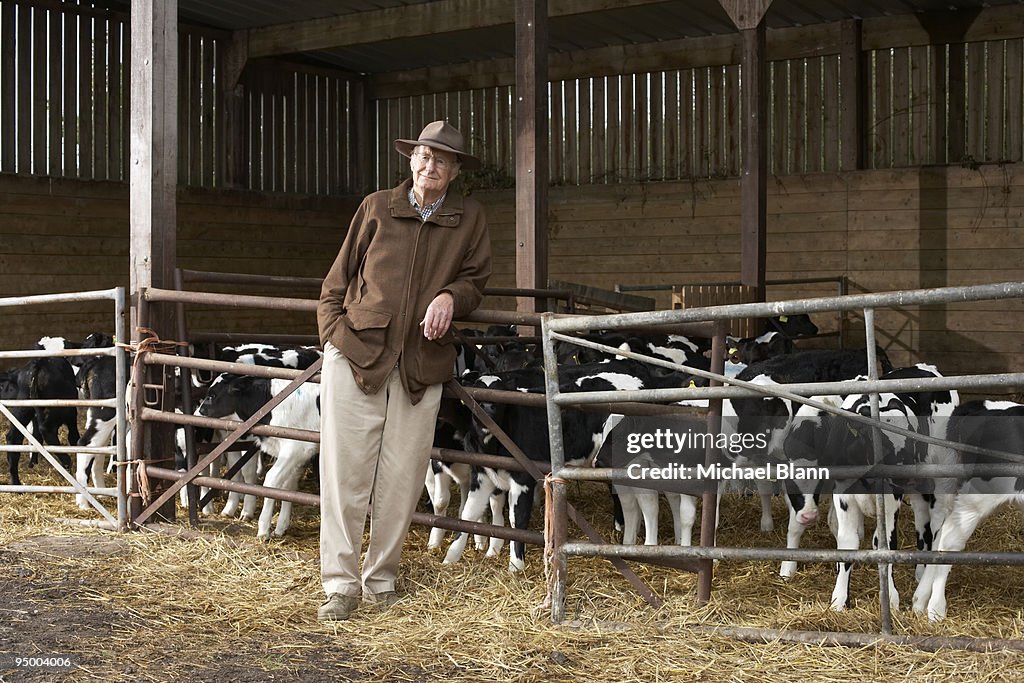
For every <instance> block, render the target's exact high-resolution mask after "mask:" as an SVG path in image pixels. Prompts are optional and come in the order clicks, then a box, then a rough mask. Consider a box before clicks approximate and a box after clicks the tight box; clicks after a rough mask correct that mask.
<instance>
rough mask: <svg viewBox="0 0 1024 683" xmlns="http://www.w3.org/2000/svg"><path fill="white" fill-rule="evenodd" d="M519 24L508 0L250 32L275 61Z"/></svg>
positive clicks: (616, 3) (454, 2) (576, 10)
mask: <svg viewBox="0 0 1024 683" xmlns="http://www.w3.org/2000/svg"><path fill="white" fill-rule="evenodd" d="M660 2H664V0H555V1H554V2H552V3H551V14H550V16H553V17H563V16H569V15H573V14H588V13H591V12H600V11H602V10H610V9H622V8H624V7H633V6H639V5H650V4H657V3H660ZM514 20H515V16H514V12H513V4H512V3H510V2H508V0H435V2H425V3H422V4H417V5H404V6H401V7H390V8H387V9H382V10H375V11H370V12H359V13H358V14H343V15H339V16H332V17H324V18H322V19H311V20H308V21H299V22H294V23H290V24H276V25H274V26H265V27H261V28H254V29H250V30H249V55H250V57H253V58H255V57H269V56H273V55H283V54H290V53H293V52H308V51H311V50H328V49H333V48H339V47H345V46H349V45H364V44H366V43H374V42H379V41H386V40H393V39H395V38H413V37H416V36H431V35H436V34H438V33H450V32H452V31H472V30H474V29H480V28H487V27H492V26H500V25H502V24H511V23H513V22H514Z"/></svg>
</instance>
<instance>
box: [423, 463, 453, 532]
mask: <svg viewBox="0 0 1024 683" xmlns="http://www.w3.org/2000/svg"><path fill="white" fill-rule="evenodd" d="M434 467H435V464H434V463H431V465H430V467H429V468H427V476H426V479H425V480H424V482H423V485H424V486H425V487H426V489H427V497H428V498H429V499H430V507H431V508H433V510H434V514H435V515H437V516H439V517H443V516H445V515H446V514H447V512H448V503H449V501H450V500H451V481H452V480H451V477H449V476H448V475H447V474H446V473H445V471H444V470H443V469H440V467H438V471H437V472H435V471H434ZM444 534H445V530H444V529H441V528H440V527H434V528H432V529H431V530H430V538H429V539H427V549H428V550H433V549H434V548H440V547H441V541H442V540H444Z"/></svg>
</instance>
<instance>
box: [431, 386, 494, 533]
mask: <svg viewBox="0 0 1024 683" xmlns="http://www.w3.org/2000/svg"><path fill="white" fill-rule="evenodd" d="M471 429H472V415H471V414H470V412H469V409H468V408H466V406H464V405H462V403H461V402H459V401H455V400H453V399H448V398H442V399H441V407H440V409H439V411H438V416H437V425H436V427H435V429H434V447H435V448H447V449H451V450H459V451H461V450H465V449H466V446H465V439H466V434H467V433H468V432H469V430H471ZM471 474H472V467H471V466H470V465H469V464H467V463H461V462H460V463H455V462H445V461H443V460H436V459H432V460H431V461H430V467H429V468H428V469H427V474H426V480H425V481H424V486H425V487H426V489H427V497H428V498H430V504H431V507H433V510H434V514H435V515H440V516H444V515H445V514H447V512H448V505H449V503H450V502H451V494H452V488H451V487H452V483H453V482H454V483H456V484H458V486H459V494H460V496H461V499H462V500H461V502H460V503H459V510H458V512H459V515H460V517H461V515H462V511H463V510H464V509H465V507H466V501H467V500H468V498H469V481H470V476H471ZM444 535H445V530H444V529H442V528H440V527H434V528H433V529H431V530H430V538H429V539H428V541H427V549H428V550H433V549H434V548H440V547H441V542H442V541H443V540H444ZM481 543H482V540H480V539H478V547H479V544H481Z"/></svg>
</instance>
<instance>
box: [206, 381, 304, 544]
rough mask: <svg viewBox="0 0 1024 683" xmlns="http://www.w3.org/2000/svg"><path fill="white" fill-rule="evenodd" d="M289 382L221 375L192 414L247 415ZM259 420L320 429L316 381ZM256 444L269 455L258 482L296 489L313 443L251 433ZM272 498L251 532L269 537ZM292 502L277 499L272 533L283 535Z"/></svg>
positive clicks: (276, 425)
mask: <svg viewBox="0 0 1024 683" xmlns="http://www.w3.org/2000/svg"><path fill="white" fill-rule="evenodd" d="M289 383H290V382H289V381H288V380H283V379H263V378H259V377H249V376H241V375H228V374H223V375H220V376H219V377H217V379H215V380H214V382H213V384H211V385H210V392H209V393H208V394H207V396H206V398H205V399H204V400H203V402H202V403H201V404H200V405H199V407H198V408H197V409H196V414H197V415H202V416H205V417H217V418H226V419H238V420H240V421H245V420H248V419H249V418H250V417H252V416H253V414H254V413H255V412H256V411H257V410H259V409H260V408H261V407H262V406H263V405H264V404H265V403H267V402H268V401H269V400H270V399H271V398H272V397H274V396H276V395H277V394H279V393H280V392H281V390H282V389H283V388H284V387H286V386H287V385H288V384H289ZM260 424H263V425H270V426H273V427H291V428H294V429H306V430H310V431H318V430H319V429H320V385H319V384H312V383H308V384H304V385H302V386H301V387H299V388H298V389H296V390H295V391H294V392H293V393H292V394H291V395H289V396H288V397H287V398H285V399H284V401H282V403H281V404H280V405H278V406H277V407H276V408H274V409H273V410H272V411H271V412H270V413H269V414H267V415H266V416H264V418H263V419H262V420H260ZM252 439H253V440H254V441H256V442H257V443H258V444H259V446H260V449H261V450H262V451H263V452H264V453H266V454H268V455H270V456H271V457H272V458H274V464H273V465H272V466H271V467H270V469H269V470H268V471H267V476H266V478H265V480H264V482H263V485H264V486H267V487H269V488H279V489H284V490H287V491H296V490H298V487H299V480H300V479H301V477H302V473H303V471H304V469H305V467H306V464H307V463H308V462H309V461H310V460H311V459H312V458H313V456H314V455H316V454H317V453H318V452H319V450H320V447H319V444H316V443H310V442H307V441H295V440H292V439H285V438H281V437H265V436H257V435H255V434H253V435H252ZM275 502H276V501H275V500H274V499H273V498H265V499H264V501H263V511H262V512H261V514H260V519H259V525H258V531H257V536H258V537H259V538H264V539H265V538H269V537H270V535H271V532H270V525H271V522H272V520H273V516H274V507H275ZM291 509H292V504H291V503H290V502H288V501H281V513H280V515H279V516H278V519H277V526H276V527H275V529H274V532H273V535H274V536H278V537H280V536H283V535H284V533H285V532H286V531H287V530H288V526H289V525H290V524H291Z"/></svg>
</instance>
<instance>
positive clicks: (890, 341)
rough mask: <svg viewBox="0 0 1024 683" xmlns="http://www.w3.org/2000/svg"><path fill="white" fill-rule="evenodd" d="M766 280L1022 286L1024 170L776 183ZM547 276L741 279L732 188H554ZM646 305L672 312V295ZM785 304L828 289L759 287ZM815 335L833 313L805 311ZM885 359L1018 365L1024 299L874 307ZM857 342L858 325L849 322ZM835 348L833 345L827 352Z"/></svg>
mask: <svg viewBox="0 0 1024 683" xmlns="http://www.w3.org/2000/svg"><path fill="white" fill-rule="evenodd" d="M768 193H769V196H768V211H769V216H768V277H769V278H770V279H791V278H809V277H834V276H837V275H844V274H845V275H847V276H848V277H849V284H850V292H851V293H860V292H883V291H892V290H896V289H916V288H920V287H940V286H957V285H969V284H985V283H992V282H1001V281H1007V280H1017V281H1020V280H1024V165H1022V164H1012V165H985V166H981V167H980V168H977V169H971V168H960V167H955V168H939V167H936V168H932V169H922V170H916V169H904V170H875V171H859V172H856V173H850V174H846V175H844V176H838V175H834V174H815V175H794V176H773V177H772V181H771V182H770V183H769V187H768ZM476 196H477V197H478V198H479V199H480V200H481V201H483V202H484V204H485V205H486V206H487V208H488V219H489V223H490V225H491V231H492V240H493V243H494V247H495V253H496V264H495V277H494V279H493V284H494V285H495V286H513V285H514V277H515V275H514V274H515V267H514V265H515V264H514V249H513V240H514V234H515V231H514V211H513V202H512V194H511V193H510V192H508V191H491V192H478V193H476ZM550 206H551V211H550V226H551V238H552V241H551V248H550V255H551V277H552V278H556V279H559V280H566V281H571V282H579V283H582V284H587V285H591V286H596V287H602V288H607V289H613V288H614V287H615V285H616V284H617V283H623V284H645V285H664V284H678V283H695V282H728V281H735V280H736V279H737V278H738V273H739V265H740V243H739V209H738V207H739V183H738V181H736V180H701V181H693V182H663V183H648V184H622V185H614V186H607V185H602V186H589V187H582V188H579V187H576V188H558V187H556V188H552V190H551V194H550ZM639 293H640V294H645V295H648V296H655V298H656V300H657V301H658V304H659V308H668V307H669V306H670V303H669V293H668V292H660V293H655V292H650V293H649V292H639ZM768 294H769V298H770V299H772V300H782V299H791V298H805V297H816V296H834V295H835V294H836V285H835V284H824V283H823V284H813V285H806V284H805V285H788V286H775V287H770V288H769V292H768ZM815 320H816V322H817V323H818V325H819V327H820V328H821V329H822V331H823V332H828V331H834V330H836V329H837V321H836V319H835V317H833V316H832V315H821V316H815ZM877 320H878V326H879V338H880V343H881V344H882V345H883V346H884V347H885V348H886V349H887V351H888V352H889V354H890V356H891V357H892V360H893V362H895V363H897V364H908V363H911V362H917V361H918V360H924V361H928V362H932V363H936V364H937V365H938V366H939V367H940V368H941V369H943V370H945V371H948V372H954V373H966V372H972V371H978V372H1007V371H1016V370H1019V369H1020V368H1021V367H1024V346H1022V345H1021V344H1020V339H1021V335H1022V334H1024V303H1022V302H1020V301H1004V302H995V303H986V304H962V305H953V304H951V305H949V306H945V307H935V308H930V309H927V310H921V309H919V308H916V307H915V308H906V309H901V310H898V311H892V312H889V311H881V310H880V311H878V313H877ZM847 338H848V339H850V340H851V342H850V343H851V344H858V343H859V344H863V323H862V321H861V319H860V316H859V315H858V316H853V317H852V318H851V320H850V322H849V323H848V335H847ZM832 343H834V342H833V340H830V341H828V344H832Z"/></svg>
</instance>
